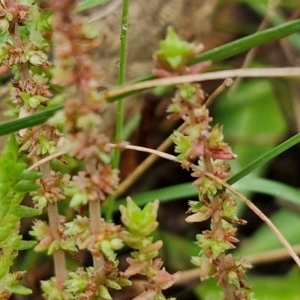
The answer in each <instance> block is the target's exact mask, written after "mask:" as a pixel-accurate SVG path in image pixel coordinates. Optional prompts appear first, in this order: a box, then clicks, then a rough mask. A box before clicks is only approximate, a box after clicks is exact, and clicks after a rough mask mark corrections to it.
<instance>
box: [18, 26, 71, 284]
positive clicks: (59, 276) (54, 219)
mask: <svg viewBox="0 0 300 300" xmlns="http://www.w3.org/2000/svg"><path fill="white" fill-rule="evenodd" d="M14 35H15V38H14V42H15V44H16V46H19V47H21V44H22V42H21V38H20V33H19V28H18V24H15V25H14ZM18 69H19V72H20V77H21V80H22V81H24V82H26V81H29V79H30V73H29V69H28V65H27V63H18ZM27 115H28V112H27V111H26V110H25V108H24V107H21V108H20V112H19V117H20V118H22V117H24V116H27ZM25 131H26V129H25ZM25 131H24V130H21V131H20V132H19V134H20V136H23V135H24V134H25ZM40 171H41V173H42V177H43V180H45V181H47V180H49V179H50V178H51V168H50V162H49V161H47V162H45V163H44V164H42V165H41V166H40ZM47 212H48V218H49V226H50V231H51V236H52V238H53V239H59V238H60V237H59V235H58V227H59V212H58V208H57V203H56V202H55V203H48V206H47ZM53 260H54V272H55V277H56V281H57V287H58V288H60V289H62V288H63V283H64V281H65V280H66V279H67V277H68V274H67V270H66V260H65V253H64V251H63V250H58V251H55V252H54V254H53Z"/></svg>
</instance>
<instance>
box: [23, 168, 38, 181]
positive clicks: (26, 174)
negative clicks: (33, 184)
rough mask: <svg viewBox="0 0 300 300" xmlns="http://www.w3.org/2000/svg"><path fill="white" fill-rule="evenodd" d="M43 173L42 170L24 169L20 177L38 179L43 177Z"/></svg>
mask: <svg viewBox="0 0 300 300" xmlns="http://www.w3.org/2000/svg"><path fill="white" fill-rule="evenodd" d="M41 176H42V173H41V172H37V171H30V170H27V169H26V170H24V171H23V172H22V173H21V174H20V179H21V180H36V179H39V178H41Z"/></svg>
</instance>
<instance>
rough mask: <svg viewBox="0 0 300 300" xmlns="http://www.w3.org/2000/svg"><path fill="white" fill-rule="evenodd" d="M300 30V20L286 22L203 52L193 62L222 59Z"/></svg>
mask: <svg viewBox="0 0 300 300" xmlns="http://www.w3.org/2000/svg"><path fill="white" fill-rule="evenodd" d="M299 30H300V20H296V21H291V22H287V23H285V24H282V25H279V26H276V27H273V28H270V29H266V30H264V31H260V32H257V33H254V34H252V35H249V36H246V37H244V38H241V39H239V40H236V41H233V42H231V43H228V44H225V45H223V46H220V47H216V48H214V49H212V50H209V51H206V52H204V53H201V54H199V55H198V56H197V57H196V58H195V59H194V60H193V61H192V64H196V63H199V62H202V61H206V60H210V61H213V62H215V61H220V60H223V59H226V58H229V57H232V56H234V55H237V54H239V53H242V52H244V51H247V50H249V49H250V48H253V47H257V46H260V45H262V44H265V43H268V42H271V41H274V40H277V39H280V38H283V37H285V36H288V35H290V34H292V33H295V32H298V31H299Z"/></svg>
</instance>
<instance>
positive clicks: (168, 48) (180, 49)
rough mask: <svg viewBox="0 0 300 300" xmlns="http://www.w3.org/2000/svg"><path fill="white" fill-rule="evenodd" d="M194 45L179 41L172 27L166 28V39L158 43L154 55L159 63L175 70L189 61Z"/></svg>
mask: <svg viewBox="0 0 300 300" xmlns="http://www.w3.org/2000/svg"><path fill="white" fill-rule="evenodd" d="M193 48H194V45H193V44H191V43H188V42H186V41H182V40H180V38H179V36H178V35H177V34H176V32H175V31H174V29H173V28H172V27H170V26H169V27H168V28H167V36H166V39H165V40H163V41H161V42H160V43H159V50H158V51H157V52H156V53H155V54H154V55H155V57H156V58H157V59H159V60H161V61H165V62H167V63H168V64H169V65H170V66H171V67H172V69H174V70H176V69H177V68H178V67H179V66H181V65H183V64H185V63H186V62H187V60H188V59H189V57H190V55H191V53H192V51H193Z"/></svg>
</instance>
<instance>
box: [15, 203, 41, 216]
mask: <svg viewBox="0 0 300 300" xmlns="http://www.w3.org/2000/svg"><path fill="white" fill-rule="evenodd" d="M40 214H41V211H40V210H39V209H36V208H32V207H28V206H24V205H18V206H17V207H15V208H14V215H15V216H17V217H19V218H30V217H34V216H37V215H40Z"/></svg>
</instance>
